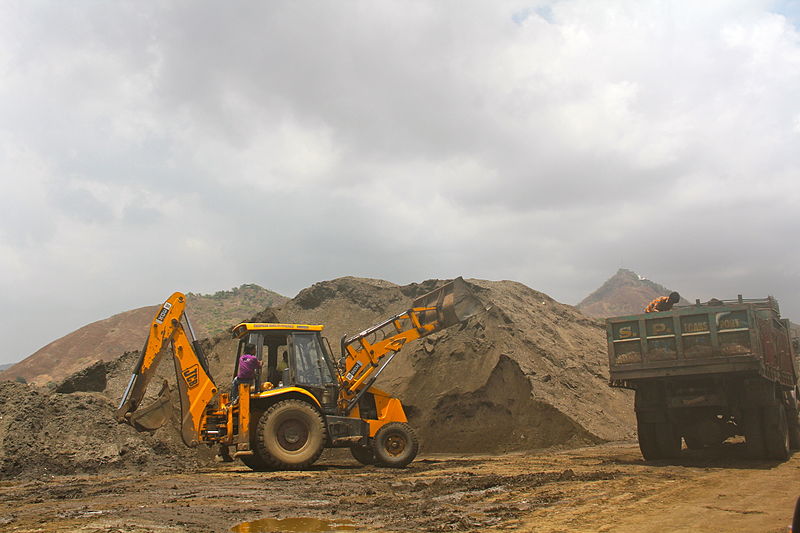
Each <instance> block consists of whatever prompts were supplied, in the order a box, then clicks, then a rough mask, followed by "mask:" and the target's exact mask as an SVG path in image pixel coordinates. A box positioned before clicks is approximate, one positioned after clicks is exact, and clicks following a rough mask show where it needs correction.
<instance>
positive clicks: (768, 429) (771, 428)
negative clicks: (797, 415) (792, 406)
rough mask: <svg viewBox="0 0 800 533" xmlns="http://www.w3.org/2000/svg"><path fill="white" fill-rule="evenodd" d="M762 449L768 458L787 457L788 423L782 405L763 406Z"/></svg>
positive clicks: (781, 458) (782, 458)
mask: <svg viewBox="0 0 800 533" xmlns="http://www.w3.org/2000/svg"><path fill="white" fill-rule="evenodd" d="M763 422H764V449H765V450H766V452H767V454H766V457H767V458H768V459H776V460H778V461H785V460H787V459H788V458H789V449H790V447H791V446H790V443H789V425H788V423H787V420H786V409H785V407H784V406H783V405H781V404H777V405H769V406H766V407H764V421H763Z"/></svg>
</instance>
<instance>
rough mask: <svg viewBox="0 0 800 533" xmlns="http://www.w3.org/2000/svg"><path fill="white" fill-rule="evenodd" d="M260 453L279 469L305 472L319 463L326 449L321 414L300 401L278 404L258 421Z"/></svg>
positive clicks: (286, 401)
mask: <svg viewBox="0 0 800 533" xmlns="http://www.w3.org/2000/svg"><path fill="white" fill-rule="evenodd" d="M257 444H258V451H259V455H261V456H262V457H263V458H264V459H265V460H266V461H267V462H268V463H270V464H271V465H273V466H274V467H275V468H277V469H279V470H302V469H305V468H308V467H309V466H311V465H312V464H314V461H316V460H317V459H318V458H319V456H320V454H321V453H322V449H323V448H324V446H325V423H324V421H323V419H322V415H321V414H320V413H319V411H317V410H316V409H315V408H314V407H312V406H311V405H310V404H308V403H306V402H304V401H301V400H284V401H282V402H278V403H276V404H275V405H273V406H272V407H270V408H269V409H267V411H266V412H265V413H264V414H263V415H261V418H260V419H259V421H258V438H257Z"/></svg>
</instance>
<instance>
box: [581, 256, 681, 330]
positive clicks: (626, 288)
mask: <svg viewBox="0 0 800 533" xmlns="http://www.w3.org/2000/svg"><path fill="white" fill-rule="evenodd" d="M672 291H673V289H668V288H666V287H664V286H663V285H659V284H658V283H655V282H653V281H650V280H649V279H646V278H644V277H642V276H640V275H638V274H637V273H636V272H634V271H632V270H628V269H626V268H620V269H619V270H617V273H616V274H614V275H613V276H611V277H610V278H609V279H608V280H606V282H605V283H603V284H602V285H601V286H600V288H599V289H597V290H596V291H594V292H593V293H592V294H590V295H589V296H587V297H586V298H584V299H583V301H581V302H580V303H579V304H578V305H577V307H578V309H580V310H581V312H583V313H584V314H586V315H589V316H593V317H597V318H606V317H610V316H619V315H633V314H636V313H641V312H642V311H644V308H645V306H646V305H647V304H648V303H650V302H651V301H652V300H653V299H654V298H658V297H659V296H667V295H668V294H669V293H671V292H672ZM681 301H685V298H681Z"/></svg>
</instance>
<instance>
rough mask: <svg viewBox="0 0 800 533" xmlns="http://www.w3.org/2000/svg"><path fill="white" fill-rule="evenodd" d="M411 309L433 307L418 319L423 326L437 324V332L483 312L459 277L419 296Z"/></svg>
mask: <svg viewBox="0 0 800 533" xmlns="http://www.w3.org/2000/svg"><path fill="white" fill-rule="evenodd" d="M412 307H414V308H419V307H435V309H431V310H430V311H425V312H424V313H422V314H421V317H420V318H421V322H422V324H423V325H424V324H430V323H433V322H437V328H436V330H437V331H438V330H440V329H445V328H448V327H450V326H453V325H455V324H458V323H459V322H463V321H464V320H466V319H468V318H469V317H471V316H473V315H475V314H476V313H478V312H479V311H482V310H483V305H482V304H481V302H480V300H478V298H477V297H476V296H475V295H474V294H473V293H472V291H471V290H470V289H469V286H468V285H467V282H465V281H464V279H463V278H462V277H460V276H459V277H457V278H456V279H454V280H453V281H451V282H449V283H446V284H444V285H442V286H441V287H439V288H438V289H435V290H433V291H431V292H429V293H427V294H424V295H422V296H420V297H419V298H417V299H416V300H414V303H413V304H412Z"/></svg>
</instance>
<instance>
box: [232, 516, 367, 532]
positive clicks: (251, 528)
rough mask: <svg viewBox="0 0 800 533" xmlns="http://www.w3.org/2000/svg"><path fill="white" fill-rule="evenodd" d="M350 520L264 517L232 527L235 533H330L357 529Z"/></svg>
mask: <svg viewBox="0 0 800 533" xmlns="http://www.w3.org/2000/svg"><path fill="white" fill-rule="evenodd" d="M355 530H356V527H355V526H354V525H353V523H352V522H351V521H350V520H320V519H319V518H262V519H260V520H253V521H252V522H242V523H241V524H237V525H235V526H233V527H232V528H231V531H232V532H233V533H277V532H287V533H328V532H332V531H355Z"/></svg>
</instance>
